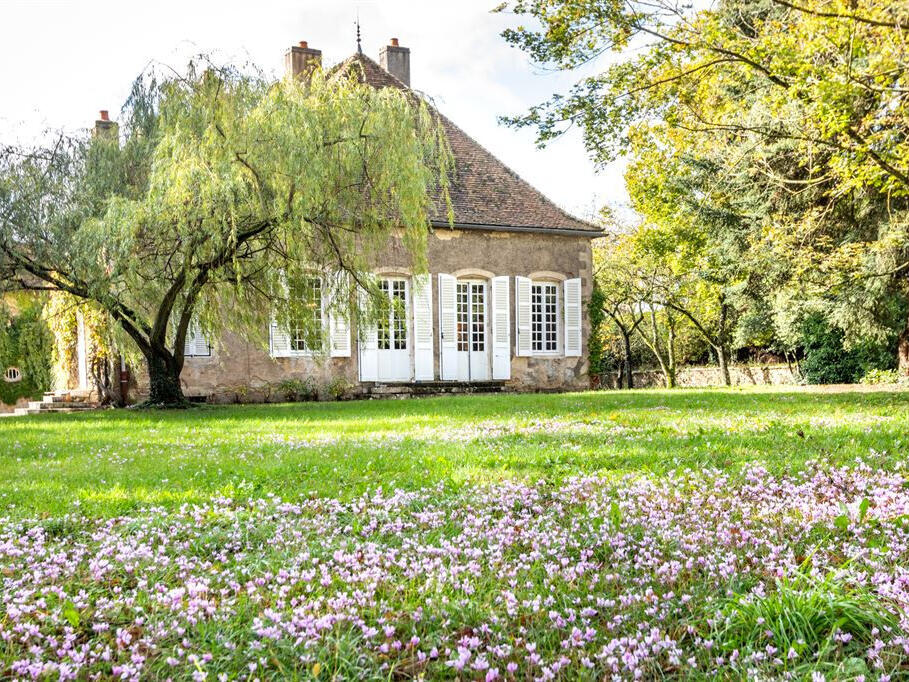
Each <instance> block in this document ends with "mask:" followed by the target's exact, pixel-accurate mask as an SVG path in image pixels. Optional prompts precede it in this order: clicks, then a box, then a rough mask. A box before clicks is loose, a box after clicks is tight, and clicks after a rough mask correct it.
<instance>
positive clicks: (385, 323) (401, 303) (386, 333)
mask: <svg viewBox="0 0 909 682" xmlns="http://www.w3.org/2000/svg"><path fill="white" fill-rule="evenodd" d="M379 291H380V292H381V293H382V295H383V300H382V312H381V314H380V317H379V320H378V322H377V325H376V327H377V328H376V332H377V338H376V345H377V351H376V354H377V363H376V364H377V367H376V370H377V375H378V380H379V381H410V380H411V378H412V373H411V362H410V343H409V339H408V336H409V335H408V325H407V316H408V311H409V310H410V287H409V283H408V281H407V280H406V279H403V278H396V277H395V278H385V279H381V280H379Z"/></svg>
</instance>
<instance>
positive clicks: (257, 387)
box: [133, 228, 593, 401]
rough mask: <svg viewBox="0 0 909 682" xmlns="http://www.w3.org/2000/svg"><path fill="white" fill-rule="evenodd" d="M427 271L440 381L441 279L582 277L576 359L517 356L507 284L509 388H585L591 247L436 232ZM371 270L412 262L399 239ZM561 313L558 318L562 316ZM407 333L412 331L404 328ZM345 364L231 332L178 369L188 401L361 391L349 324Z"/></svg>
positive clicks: (406, 272) (142, 386)
mask: <svg viewBox="0 0 909 682" xmlns="http://www.w3.org/2000/svg"><path fill="white" fill-rule="evenodd" d="M428 264H429V271H430V274H431V275H432V277H433V281H432V298H433V302H432V305H433V325H434V328H435V332H434V338H433V343H434V349H433V350H434V356H435V374H436V377H439V376H440V366H439V359H440V358H439V341H438V340H439V334H438V323H439V320H438V310H439V298H438V297H439V292H438V279H437V277H436V276H437V275H438V274H439V273H447V274H451V275H455V276H456V277H477V278H483V279H487V278H489V277H492V276H496V275H509V276H510V277H514V276H515V275H523V276H530V277H532V278H540V279H553V280H564V279H571V278H574V277H580V278H581V284H582V295H583V300H584V303H585V308H584V310H583V319H584V331H583V334H582V338H583V345H582V349H581V355H580V357H563V356H553V357H515V356H514V344H515V332H514V307H515V301H514V297H515V291H514V280H513V279H512V281H511V284H510V287H509V289H510V294H511V304H510V315H511V344H512V363H511V376H512V379H511V380H510V381H509V382H508V387H509V388H510V389H512V390H517V391H540V390H578V389H585V388H588V387H589V379H588V377H587V367H588V358H587V354H588V353H587V351H588V349H587V339H588V336H589V320H588V318H587V314H586V302H587V301H588V300H589V299H590V293H591V289H592V286H593V284H592V278H591V274H592V256H591V248H590V240H589V239H588V238H586V237H568V236H560V235H548V234H537V233H514V232H492V231H473V230H451V229H447V228H438V229H436V230H435V232H434V233H433V234H432V235H431V236H430V238H429V243H428ZM375 270H376V272H377V273H379V274H383V275H388V276H391V275H399V276H410V275H412V274H413V267H412V262H411V259H410V257H409V255H408V253H407V250H406V249H405V247H404V245H403V243H402V241H401V240H400V239H397V238H395V239H393V240H392V242H391V244H390V245H389V248H388V249H387V250H386V251H385V252H384V253H382V254H381V255H379V256H377V258H376V259H375ZM560 314H561V311H560ZM409 328H410V329H411V330H412V328H413V325H412V324H411V325H409ZM351 333H352V341H353V343H352V349H351V357H350V358H307V357H294V358H272V357H270V355H269V353H268V350H267V347H266V344H265V343H264V342H263V341H261V340H259V341H250V340H247V339H244V338H243V337H241V336H239V335H237V334H233V333H231V332H225V333H223V334H222V335H221V336H220V337H219V338H216V339H211V342H212V345H213V349H212V355H211V357H190V358H187V359H186V363H185V366H184V369H183V375H182V379H183V385H184V391H185V393H186V395H187V396H193V397H205V398H208V399H212V400H215V401H230V400H238V399H239V400H249V401H262V400H269V399H279V398H280V396H279V394H278V393H277V391H276V388H277V386H278V384H280V382H282V381H284V380H286V379H301V380H302V379H309V380H311V381H312V382H313V383H314V384H316V385H317V386H323V387H324V386H327V385H329V384H330V383H332V382H335V383H337V382H338V381H340V382H342V383H346V384H347V385H349V386H350V387H351V393H354V394H355V393H357V392H358V379H357V377H358V371H359V368H358V359H357V344H356V338H357V337H356V328H355V325H352V329H351ZM136 381H137V390H136V391H134V392H133V397H142V396H144V395H147V390H148V389H147V386H148V380H147V377H146V376H144V371H140V372H138V374H137V376H136Z"/></svg>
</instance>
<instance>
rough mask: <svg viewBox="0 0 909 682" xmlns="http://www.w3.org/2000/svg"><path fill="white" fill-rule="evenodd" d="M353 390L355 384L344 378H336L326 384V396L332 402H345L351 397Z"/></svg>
mask: <svg viewBox="0 0 909 682" xmlns="http://www.w3.org/2000/svg"><path fill="white" fill-rule="evenodd" d="M352 390H353V384H351V383H350V382H349V381H348V380H347V379H345V378H344V377H334V378H333V379H331V380H330V381H328V382H327V383H326V384H325V387H324V394H325V395H326V396H328V398H330V399H331V400H344V399H346V398H349V397H350V394H351V391H352Z"/></svg>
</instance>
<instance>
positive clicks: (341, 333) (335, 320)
mask: <svg viewBox="0 0 909 682" xmlns="http://www.w3.org/2000/svg"><path fill="white" fill-rule="evenodd" d="M346 277H347V275H346V273H343V272H339V273H338V274H337V275H336V278H337V279H336V282H335V283H336V285H337V286H335V287H333V288H331V287H330V289H331V290H332V292H333V295H335V296H337V294H338V292H340V293H342V294H343V293H344V292H345V291H347V287H346V286H344V285H345V284H346ZM341 307H342V308H344V309H346V308H348V307H349V306H344V305H342V306H341ZM327 308H328V344H329V355H331V357H333V358H349V357H350V317H349V315H350V311H349V310H338V309H337V308H338V306H336V305H335V301H334V300H331V301H329V302H328V304H327ZM345 312H346V313H347V314H345Z"/></svg>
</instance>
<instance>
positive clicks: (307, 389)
mask: <svg viewBox="0 0 909 682" xmlns="http://www.w3.org/2000/svg"><path fill="white" fill-rule="evenodd" d="M278 390H279V391H280V392H281V393H283V394H284V399H285V400H287V401H289V402H292V403H296V402H301V401H304V400H315V399H316V398H317V397H318V396H319V391H318V389H317V388H316V385H315V382H313V380H312V379H310V378H309V377H306V378H305V379H284V380H283V381H282V382H281V383H279V384H278Z"/></svg>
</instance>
